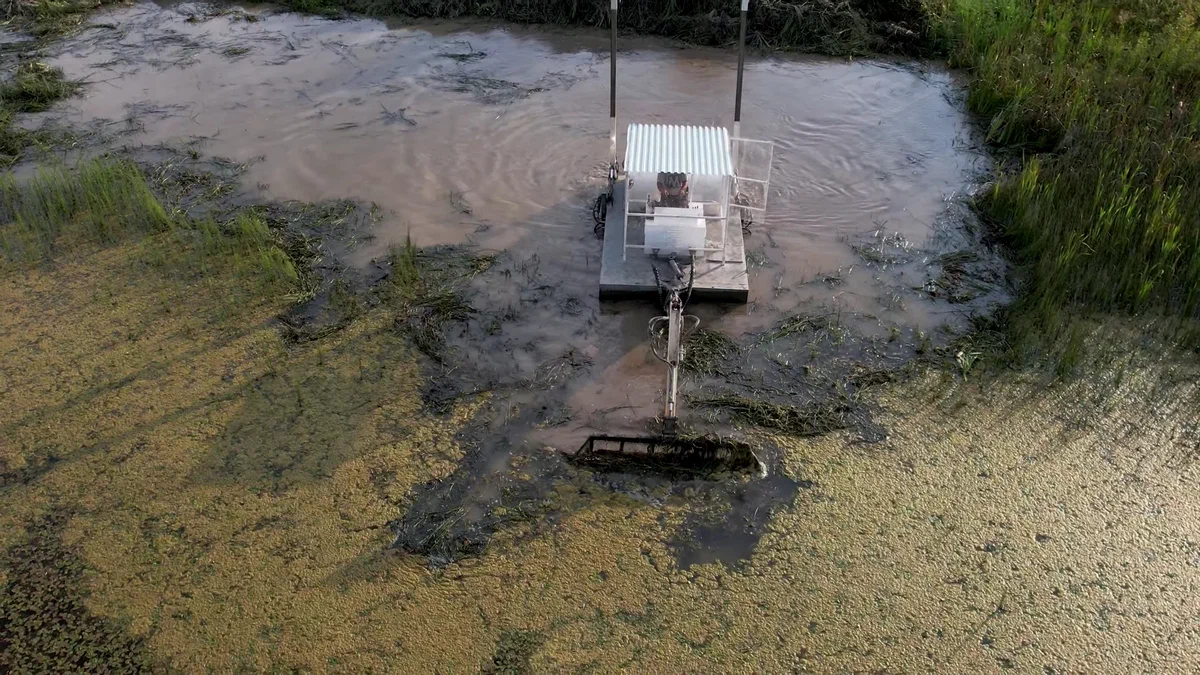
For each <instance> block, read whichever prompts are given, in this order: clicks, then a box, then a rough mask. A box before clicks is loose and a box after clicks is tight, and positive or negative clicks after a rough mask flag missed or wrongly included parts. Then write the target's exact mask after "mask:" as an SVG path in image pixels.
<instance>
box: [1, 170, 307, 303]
mask: <svg viewBox="0 0 1200 675" xmlns="http://www.w3.org/2000/svg"><path fill="white" fill-rule="evenodd" d="M157 234H166V235H169V236H167V237H165V238H164V239H163V240H162V242H161V245H158V246H154V247H151V251H152V252H153V255H152V256H151V260H150V261H151V262H155V263H158V264H161V265H170V266H174V267H186V268H192V269H200V270H203V269H206V268H208V267H210V266H211V265H213V264H220V265H227V264H232V265H233V266H234V267H235V268H237V269H239V270H242V271H245V272H247V273H249V274H250V275H252V276H255V277H258V278H260V279H262V280H264V281H265V282H267V283H269V284H278V285H281V286H282V288H284V289H286V288H287V287H290V286H293V285H295V284H296V283H297V282H298V281H299V278H300V273H299V271H298V270H297V266H296V264H295V261H294V260H293V258H292V256H290V255H289V254H288V253H287V252H285V248H286V247H285V246H284V244H283V242H282V239H281V235H280V233H278V232H276V231H275V230H273V229H271V228H270V227H269V226H268V225H267V223H266V222H265V221H264V220H263V219H262V218H261V217H260V216H258V215H256V214H253V213H249V212H243V213H240V214H237V215H236V216H234V217H232V218H231V219H230V220H229V221H228V222H217V221H214V220H211V219H204V220H192V219H189V218H186V217H183V216H181V215H177V214H174V213H171V212H169V211H168V209H167V208H165V207H164V206H163V204H162V202H160V201H159V199H158V197H157V196H156V195H155V194H154V192H153V191H152V190H151V189H150V186H149V184H148V183H147V182H146V179H145V177H144V176H143V175H142V173H141V171H140V170H139V169H138V168H137V166H135V165H134V164H132V163H131V162H128V161H123V160H108V159H99V160H92V161H88V162H84V163H82V164H80V165H79V166H78V167H75V168H74V169H69V168H65V167H54V168H42V169H41V170H39V171H38V172H37V173H36V174H35V175H34V176H32V177H30V178H28V179H26V180H17V179H16V178H14V177H13V176H12V175H11V174H4V175H0V261H7V262H8V263H9V264H18V265H19V264H23V263H24V264H28V263H37V262H40V261H43V260H46V259H49V258H51V257H53V256H54V255H56V254H57V253H59V252H61V251H64V250H69V249H70V248H72V247H74V246H79V245H106V244H112V243H117V242H120V241H122V240H128V239H132V238H134V237H138V236H153V235H157ZM155 243H156V244H158V243H159V242H155Z"/></svg>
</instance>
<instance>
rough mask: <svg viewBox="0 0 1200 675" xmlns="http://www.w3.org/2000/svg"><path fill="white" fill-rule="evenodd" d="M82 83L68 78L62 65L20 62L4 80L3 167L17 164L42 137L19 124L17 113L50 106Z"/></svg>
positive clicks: (0, 90)
mask: <svg viewBox="0 0 1200 675" xmlns="http://www.w3.org/2000/svg"><path fill="white" fill-rule="evenodd" d="M80 86H81V85H80V84H79V83H78V82H72V81H70V80H67V79H66V78H65V77H64V76H63V72H62V69H60V68H55V67H52V66H48V65H46V64H45V63H42V62H40V61H25V62H23V63H19V64H18V65H17V66H16V68H15V69H14V70H13V72H12V73H11V74H10V75H8V76H7V77H6V79H5V80H4V82H3V84H0V167H8V166H11V165H13V164H15V163H16V162H17V161H19V160H20V159H21V157H22V156H23V155H24V154H25V152H26V149H27V148H28V147H29V146H31V145H35V144H36V143H37V142H38V139H39V133H38V132H36V131H30V130H28V129H24V128H22V127H21V126H20V125H18V124H17V120H16V115H17V114H18V113H29V112H42V111H44V110H47V109H49V107H50V106H51V105H53V104H54V102H55V101H59V100H61V99H64V98H67V97H68V96H72V95H74V94H75V93H76V92H77V91H79V87H80Z"/></svg>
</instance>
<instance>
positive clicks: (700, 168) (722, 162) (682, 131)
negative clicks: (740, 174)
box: [625, 124, 733, 176]
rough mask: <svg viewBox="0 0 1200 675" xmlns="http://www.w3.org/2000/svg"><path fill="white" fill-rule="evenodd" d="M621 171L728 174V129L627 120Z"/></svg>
mask: <svg viewBox="0 0 1200 675" xmlns="http://www.w3.org/2000/svg"><path fill="white" fill-rule="evenodd" d="M625 171H626V172H629V173H657V172H659V171H672V172H678V173H688V174H693V175H702V176H732V175H733V157H732V156H731V155H730V152H729V130H728V129H725V128H723V127H685V126H678V125H674V124H630V125H629V134H628V136H627V138H626V141H625Z"/></svg>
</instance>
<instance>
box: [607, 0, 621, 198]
mask: <svg viewBox="0 0 1200 675" xmlns="http://www.w3.org/2000/svg"><path fill="white" fill-rule="evenodd" d="M619 1H620V0H612V4H610V5H609V6H608V23H609V25H610V26H611V28H612V45H611V51H612V55H611V56H610V57H609V63H610V64H611V68H612V77H611V80H610V82H609V90H608V92H609V93H608V100H609V105H608V116H609V118H610V119H611V120H612V135H611V136H609V139H608V141H609V150H610V151H611V155H612V163H611V165H610V167H609V179H610V180H613V179H615V178H616V168H617V3H618V2H619Z"/></svg>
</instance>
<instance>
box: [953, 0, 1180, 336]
mask: <svg viewBox="0 0 1200 675" xmlns="http://www.w3.org/2000/svg"><path fill="white" fill-rule="evenodd" d="M1198 9H1200V7H1198V5H1197V3H1195V2H1194V1H1192V0H1124V1H1122V2H1091V1H1078V0H1077V1H1075V2H1048V1H1046V0H1037V1H1033V0H944V1H943V2H941V3H936V9H935V11H936V12H937V14H938V21H937V23H938V25H939V26H940V29H941V31H942V37H943V39H944V40H945V41H946V42H945V44H946V49H947V50H948V51H949V53H950V54H951V56H952V60H953V62H954V64H955V65H959V66H965V67H967V68H968V69H969V70H970V72H971V76H972V82H971V88H970V98H969V104H970V107H971V109H972V110H973V111H974V112H976V113H979V114H981V115H984V116H986V118H987V119H988V120H989V124H988V133H989V138H990V140H991V141H992V142H994V143H996V144H998V145H1000V146H1001V147H1004V148H1009V149H1011V150H1013V151H1014V153H1013V154H1014V155H1016V154H1018V153H1019V155H1020V156H1021V157H1023V158H1024V162H1023V164H1022V165H1021V166H1020V168H1019V170H1017V171H1016V172H1014V173H1012V174H1010V175H1009V176H1007V177H1006V178H1004V179H1003V180H1001V181H1000V182H998V184H997V185H996V187H995V189H994V190H993V191H992V192H991V193H990V194H989V195H987V196H986V198H985V199H984V200H983V202H982V204H981V206H982V208H983V211H984V213H985V214H986V215H988V216H990V217H991V218H992V219H993V220H994V221H995V222H996V224H997V225H998V226H999V228H1000V231H1001V232H1002V234H1003V235H1004V237H1005V239H1006V240H1007V241H1008V243H1009V244H1010V245H1011V246H1012V247H1013V249H1014V250H1015V252H1016V254H1017V256H1018V258H1019V260H1020V262H1022V263H1023V264H1024V265H1025V267H1026V269H1027V271H1028V277H1027V286H1026V288H1025V289H1024V291H1025V292H1024V293H1023V295H1022V300H1021V301H1020V302H1019V303H1018V305H1017V307H1016V308H1015V311H1014V312H1013V314H1012V316H1013V320H1014V326H1013V327H1014V328H1016V329H1017V330H1016V334H1017V336H1018V337H1030V336H1040V335H1044V334H1046V333H1051V334H1053V333H1054V332H1056V331H1057V330H1058V329H1059V328H1061V326H1063V325H1064V323H1063V320H1062V317H1061V316H1060V314H1061V310H1062V309H1063V308H1065V307H1073V308H1076V309H1080V308H1082V309H1084V310H1099V311H1112V310H1118V311H1125V312H1133V313H1153V314H1167V315H1172V316H1176V317H1179V316H1182V317H1188V318H1195V317H1197V316H1200V190H1197V189H1196V186H1198V185H1200V28H1198V26H1197V19H1196V15H1197V10H1198Z"/></svg>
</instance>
